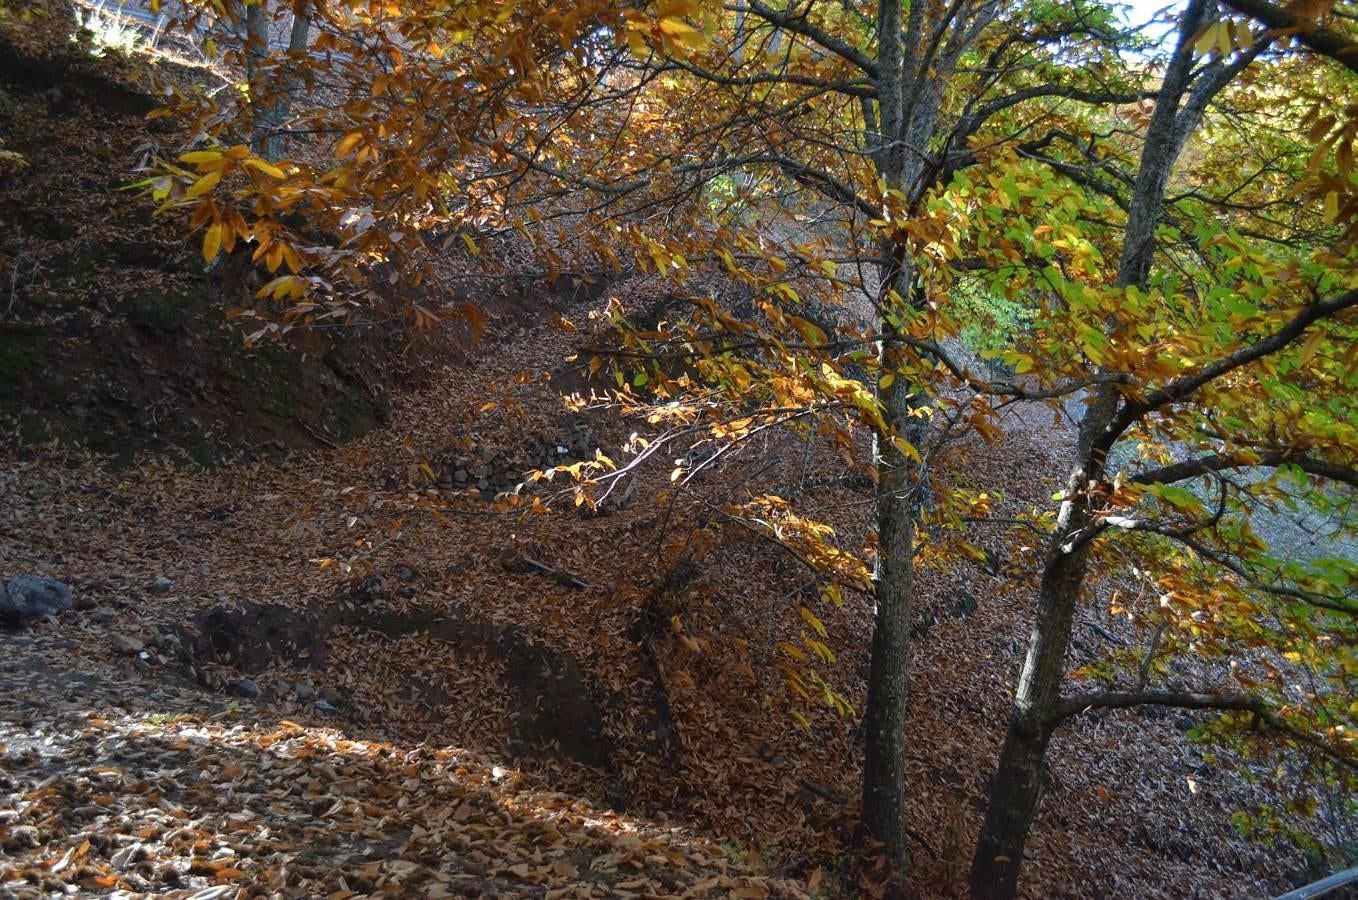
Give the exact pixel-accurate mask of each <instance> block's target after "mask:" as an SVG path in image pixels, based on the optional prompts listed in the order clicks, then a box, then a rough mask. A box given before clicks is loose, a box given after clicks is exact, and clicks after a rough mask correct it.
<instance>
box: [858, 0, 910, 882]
mask: <svg viewBox="0 0 1358 900" xmlns="http://www.w3.org/2000/svg"><path fill="white" fill-rule="evenodd" d="M901 17H902V8H901V3H900V2H899V0H894V2H893V0H882V2H881V3H880V4H879V5H878V20H877V27H878V53H877V65H878V67H879V75H878V79H877V102H878V114H877V118H878V121H879V123H880V124H879V126H878V128H877V129H876V130H875V131H873V130H872V129H871V124H870V123H864V124H865V126H866V127H868V128H869V131H870V137H869V140H871V141H872V142H873V148H872V149H873V160H874V162H875V164H876V168H877V171H878V174H879V175H880V176H881V177H882V179H883V180H884V181H885V182H886V184H887V185H888V187H891V188H895V189H898V190H899V189H900V187H901V179H902V176H903V174H904V172H903V165H902V161H903V159H904V154H903V152H902V150H901V142H900V137H901V135H902V134H903V133H904V123H903V121H902V115H903V104H902V91H903V78H904V73H903V66H902V56H903V52H904V45H903V42H902V40H901V24H902V23H901ZM883 256H884V258H885V260H886V261H885V262H884V263H883V264H882V265H881V267H880V276H881V277H880V284H879V285H878V293H877V296H878V306H879V308H880V309H882V310H888V309H890V308H891V307H892V306H893V305H896V304H900V303H901V302H902V298H907V297H909V296H910V286H911V284H912V283H913V282H914V272H913V269H912V267H911V265H910V260H909V258H908V256H907V255H906V252H905V248H904V247H902V246H900V245H898V244H888V245H887V246H885V247H884V248H883ZM883 326H884V327H883V331H884V332H888V331H889V330H890V328H891V326H890V325H889V323H887V322H886V321H885V319H884V320H883ZM898 352H899V348H898V347H897V346H895V345H894V344H893V343H892V342H891V341H890V340H886V341H883V343H882V349H881V355H880V362H881V372H882V374H883V375H885V374H886V373H888V372H894V370H895V369H896V368H897V366H898V365H899V360H898V357H897V354H898ZM878 400H879V401H880V402H881V404H882V407H883V413H882V417H883V421H884V422H885V424H886V433H879V434H877V435H875V436H874V444H875V446H874V456H875V462H876V464H877V473H878V480H877V570H876V573H875V575H876V579H875V581H876V584H875V595H874V596H875V600H876V608H875V613H874V618H873V632H872V657H871V661H870V663H869V672H868V700H867V706H866V708H865V709H864V711H863V720H864V733H865V742H864V750H863V812H862V817H863V827H864V829H865V830H866V832H867V834H868V835H869V836H870V837H871V838H873V839H874V840H877V841H880V842H881V843H882V845H883V852H884V853H885V854H886V858H887V860H888V862H889V863H890V864H891V867H892V868H893V869H894V870H895V872H896V873H897V874H898V875H904V874H905V872H906V870H907V867H908V861H909V847H908V846H907V837H906V830H905V797H906V793H905V791H906V778H905V760H906V749H907V740H906V732H905V719H906V709H907V701H908V696H909V668H910V608H911V603H912V600H913V596H914V544H915V521H914V514H915V509H914V505H915V504H914V503H913V500H914V496H915V486H916V485H915V484H914V482H915V481H916V480H917V479H918V473H917V472H915V471H914V470H913V467H912V466H911V464H910V460H909V459H908V458H907V457H906V455H905V454H904V453H902V452H901V450H900V448H899V447H897V446H896V445H895V444H894V443H893V441H892V440H891V438H892V437H893V436H894V435H896V434H899V435H900V436H902V437H904V438H906V439H907V440H910V439H911V438H912V434H911V432H910V428H911V427H912V426H913V424H914V423H917V422H919V421H920V420H919V419H918V418H914V417H912V416H911V415H910V413H911V409H912V406H913V403H914V399H913V391H912V390H911V387H910V384H909V382H908V380H907V379H904V378H899V377H897V378H895V380H894V381H892V382H891V383H889V384H887V385H886V386H884V387H879V389H878Z"/></svg>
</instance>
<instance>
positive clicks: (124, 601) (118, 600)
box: [113, 597, 132, 609]
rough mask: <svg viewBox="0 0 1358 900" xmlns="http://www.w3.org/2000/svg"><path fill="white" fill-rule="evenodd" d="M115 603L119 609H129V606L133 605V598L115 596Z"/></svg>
mask: <svg viewBox="0 0 1358 900" xmlns="http://www.w3.org/2000/svg"><path fill="white" fill-rule="evenodd" d="M113 605H114V606H116V607H118V608H119V609H127V608H128V607H129V606H131V605H132V598H131V597H114V598H113Z"/></svg>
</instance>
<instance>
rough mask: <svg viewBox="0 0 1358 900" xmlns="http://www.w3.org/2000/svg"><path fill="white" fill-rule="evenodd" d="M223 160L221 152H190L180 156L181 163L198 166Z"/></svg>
mask: <svg viewBox="0 0 1358 900" xmlns="http://www.w3.org/2000/svg"><path fill="white" fill-rule="evenodd" d="M221 158H222V151H220V150H190V151H189V152H188V153H183V154H180V157H179V161H180V162H182V163H187V164H189V165H191V166H196V165H198V164H199V163H207V162H217V161H218V160H220V159H221Z"/></svg>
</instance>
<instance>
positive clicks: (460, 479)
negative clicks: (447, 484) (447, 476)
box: [453, 469, 471, 484]
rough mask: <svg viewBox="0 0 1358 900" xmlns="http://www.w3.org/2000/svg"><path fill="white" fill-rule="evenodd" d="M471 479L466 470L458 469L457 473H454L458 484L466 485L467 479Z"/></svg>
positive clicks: (454, 478) (454, 479)
mask: <svg viewBox="0 0 1358 900" xmlns="http://www.w3.org/2000/svg"><path fill="white" fill-rule="evenodd" d="M469 478H471V475H469V474H468V473H467V470H466V469H458V470H457V471H456V472H454V473H453V481H455V482H457V483H458V484H466V483H467V479H469Z"/></svg>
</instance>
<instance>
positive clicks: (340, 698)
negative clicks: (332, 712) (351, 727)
mask: <svg viewBox="0 0 1358 900" xmlns="http://www.w3.org/2000/svg"><path fill="white" fill-rule="evenodd" d="M321 701H322V702H324V703H335V704H339V703H343V702H344V695H343V694H342V693H340V692H339V691H338V690H337V689H336V688H333V687H331V686H330V685H328V684H327V685H326V686H325V687H323V688H321Z"/></svg>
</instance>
